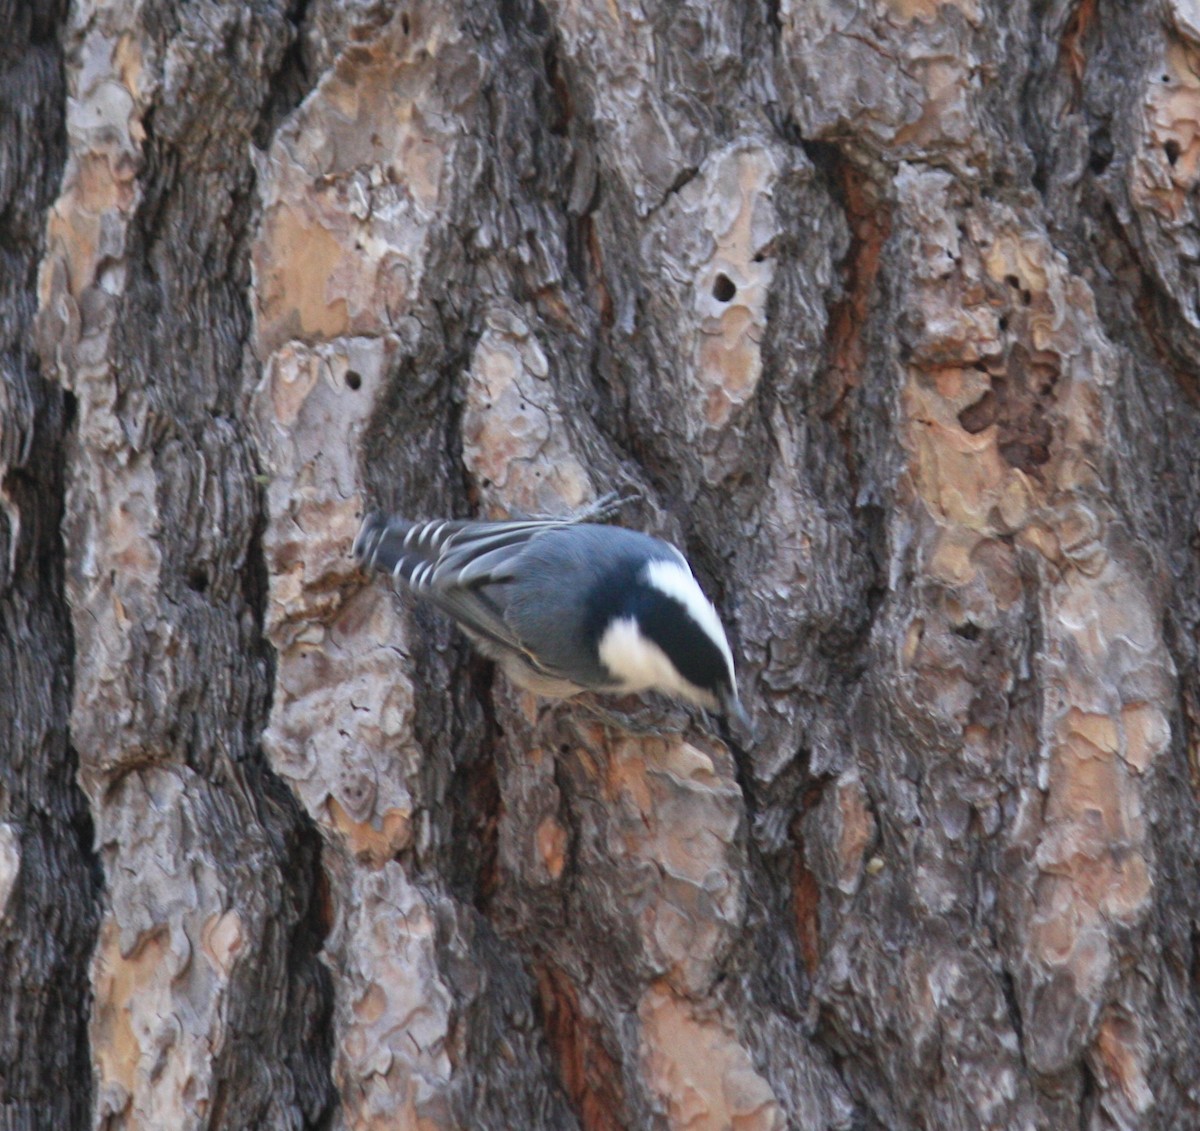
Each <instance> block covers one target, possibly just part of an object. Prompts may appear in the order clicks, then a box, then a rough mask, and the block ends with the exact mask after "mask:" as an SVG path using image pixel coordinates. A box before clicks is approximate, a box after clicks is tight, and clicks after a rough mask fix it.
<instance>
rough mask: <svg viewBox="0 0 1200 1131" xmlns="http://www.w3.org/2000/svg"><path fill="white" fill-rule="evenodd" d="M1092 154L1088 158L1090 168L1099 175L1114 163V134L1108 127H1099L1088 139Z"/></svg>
mask: <svg viewBox="0 0 1200 1131" xmlns="http://www.w3.org/2000/svg"><path fill="white" fill-rule="evenodd" d="M1088 145H1089V147H1090V149H1091V151H1092V155H1091V157H1090V158H1089V160H1088V168H1089V169H1091V171H1092V172H1093V173H1095V174H1096V176H1099V175H1100V174H1101V173H1103V172H1104V170H1105V169H1107V168H1108V167H1109V165H1111V164H1112V159H1113V143H1112V135H1111V134H1110V133H1109V132H1108V129H1107V128H1102V129H1098V130H1097V131H1096V132H1095V133H1094V134H1092V136H1091V138H1090V139H1089V141H1088Z"/></svg>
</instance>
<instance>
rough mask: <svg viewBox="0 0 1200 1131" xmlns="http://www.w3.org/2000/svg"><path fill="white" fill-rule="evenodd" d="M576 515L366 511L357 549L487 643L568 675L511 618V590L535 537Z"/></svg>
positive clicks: (551, 671) (365, 560)
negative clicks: (479, 518) (471, 517)
mask: <svg viewBox="0 0 1200 1131" xmlns="http://www.w3.org/2000/svg"><path fill="white" fill-rule="evenodd" d="M571 521H572V520H570V519H566V520H563V519H530V520H526V521H517V522H471V521H462V520H447V521H441V520H436V519H435V520H432V521H429V522H416V523H414V522H408V521H406V520H404V519H399V518H388V517H386V516H384V515H378V514H373V515H368V517H367V518H366V520H365V521H364V522H363V527H362V530H361V531H360V532H359V535H358V538H357V539H355V543H354V553H355V556H356V557H358V558H359V560H360V561H362V562H363V563H364V564H365V565H368V566H371V567H373V568H376V569H380V570H383V571H385V572H387V573H390V574H391V575H392V577H393V578H395V579H397V580H399V581H402V582H404V583H405V584H406V585H407V586H408V587H409V588H410V589H412V590H413V591H414V592H415V593H417V594H419V595H420V596H422V597H424V598H426V599H427V600H428V601H430V602H431V603H432V604H434V605H436V606H437V607H438V608H440V609H441V610H442V611H443V612H445V613H448V614H449V615H450V616H452V617H453V618H454V619H455V620H456V621H458V622H459V624H461V625H462V626H463V628H464V629H466V630H467V631H468V632H469V633H472V634H473V635H474V636H475V637H477V638H478V639H479V640H480V641H481V642H483V643H485V644H486V643H490V644H492V645H494V646H496V647H498V648H500V649H502V650H508V651H510V652H516V653H517V654H518V655H520V656H521V657H523V658H524V659H525V661H526V662H527V663H528V664H529V666H530V667H531V668H533V669H534V670H535V671H537V672H539V673H541V674H543V675H546V676H549V677H551V678H555V679H562V678H565V676H564V675H563V673H561V672H558V671H555V670H554V669H552V668H548V667H547V666H546V665H545V664H544V663H543V662H542V661H540V660H539V659H538V658H537V657H535V656H534V655H532V654H531V653H530V652H529V650H528V649H527V648H526V646H525V644H524V642H523V641H522V640H521V639H520V638H519V637H517V635H516V634H515V633H514V632H513V629H512V626H511V625H510V624H509V622H508V620H507V619H506V618H505V608H504V600H505V590H506V586H507V584H508V583H509V582H511V581H512V579H513V577H514V567H515V563H516V561H517V559H518V558H519V557H520V555H521V552H522V551H523V550H524V549H525V548H526V547H527V546H528V545H529V543H530V541H531V540H532V539H534V538H536V537H537V536H538V535H539V534H542V533H544V532H545V531H547V530H550V529H553V528H557V527H562V526H567V525H570V524H571Z"/></svg>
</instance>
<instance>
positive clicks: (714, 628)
mask: <svg viewBox="0 0 1200 1131" xmlns="http://www.w3.org/2000/svg"><path fill="white" fill-rule="evenodd" d="M646 580H647V581H648V582H650V584H651V585H653V586H654V588H655V589H657V590H658V591H659V592H660V593H665V594H666V595H667V596H668V597H673V598H674V599H675V600H676V601H678V602H679V603H680V604H681V605H683V607H684V608H685V609H687V611H688V616H690V617H691V618H692V620H694V621H695V622H696V623H697V624H698V625H699V626H700V627H701V628H702V629H704V634H705V635H706V636H707V637H708V638H709V639H710V640H711V641H712V642H713V643H714V644H715V645H716V646H717V647H718V648H719V649H720V650H721V655H722V656H724V657H725V663H726V664H728V665H729V680H730V683H732V682H733V653H732V652H730V650H729V641H728V640H726V639H725V629H723V628H722V627H721V619H720V617H718V616H717V610H716V609H714V608H713V607H712V603H711V602H710V601H709V599H708V598H707V597H706V596H705V595H704V592H703V590H702V589H701V588H700V586H699V585H697V584H696V579H695V578H694V577H693V576H692V572H691V570H689V569H688V568H687V567H686V566H682V565H680V564H679V563H678V562H664V561H658V562H651V563H650V564H649V565H648V566H647V567H646Z"/></svg>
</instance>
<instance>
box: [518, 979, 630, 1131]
mask: <svg viewBox="0 0 1200 1131" xmlns="http://www.w3.org/2000/svg"><path fill="white" fill-rule="evenodd" d="M534 973H535V976H536V978H537V987H538V997H539V999H540V1001H541V1006H542V1017H543V1019H544V1022H545V1029H546V1040H547V1041H548V1043H549V1045H550V1050H551V1052H552V1054H553V1055H554V1058H555V1060H556V1061H557V1063H558V1072H559V1077H560V1078H561V1080H562V1083H563V1087H564V1088H565V1089H566V1093H567V1096H568V1098H569V1099H570V1101H571V1104H572V1105H573V1106H574V1108H575V1111H576V1112H577V1113H578V1115H579V1122H580V1124H581V1125H582V1126H583V1128H584V1131H624V1127H625V1122H624V1119H623V1118H622V1113H623V1112H624V1110H625V1094H624V1092H623V1091H622V1089H621V1070H620V1067H619V1065H618V1064H617V1062H616V1061H615V1060H614V1059H613V1058H612V1056H611V1055H610V1054H609V1052H608V1050H607V1049H606V1048H605V1047H604V1041H603V1033H602V1031H601V1029H600V1027H599V1025H597V1024H596V1022H595V1021H594V1020H592V1019H591V1018H589V1017H587V1016H585V1015H584V1013H583V1010H582V1009H581V1008H580V1005H579V993H578V991H577V990H576V989H575V985H574V983H573V982H572V981H571V979H570V978H569V977H568V976H567V975H566V974H565V973H564V972H563V971H562V970H560V969H559V968H558V967H557V966H554V965H552V964H551V963H549V962H545V963H540V964H539V965H538V966H537V967H535V971H534Z"/></svg>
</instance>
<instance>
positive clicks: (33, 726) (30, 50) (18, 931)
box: [0, 2, 102, 1131]
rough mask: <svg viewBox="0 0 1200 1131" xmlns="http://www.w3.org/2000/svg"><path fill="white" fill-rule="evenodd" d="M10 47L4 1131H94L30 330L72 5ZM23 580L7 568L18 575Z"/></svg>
mask: <svg viewBox="0 0 1200 1131" xmlns="http://www.w3.org/2000/svg"><path fill="white" fill-rule="evenodd" d="M7 12H8V18H7V19H4V20H0V23H3V26H4V32H5V37H4V40H3V42H2V43H0V264H2V267H3V269H2V270H0V498H3V499H4V500H5V503H4V506H3V507H2V508H0V673H3V676H0V831H2V833H3V844H4V857H5V859H4V864H3V866H2V867H0V874H2V875H3V879H0V891H2V894H0V986H2V987H3V994H2V997H3V1000H4V1002H5V1003H6V1004H5V1008H4V1010H3V1011H2V1013H0V1065H3V1066H4V1067H3V1070H2V1071H0V1124H2V1125H3V1126H4V1127H5V1128H6V1129H11V1131H40V1129H41V1128H43V1127H48V1126H54V1127H61V1128H64V1129H67V1131H72V1129H80V1131H82V1129H83V1128H86V1127H88V1126H90V1114H91V1103H92V1090H93V1083H92V1071H91V1063H90V1055H89V1053H90V1050H89V1044H88V1030H87V1025H88V1010H89V981H88V974H89V969H88V967H89V961H90V958H91V953H92V949H93V947H94V945H95V938H96V930H97V925H98V921H99V902H100V899H101V891H102V878H101V875H100V870H99V865H98V860H97V857H96V855H95V851H94V848H93V841H94V831H93V827H92V822H91V816H90V813H89V812H88V809H87V805H86V803H85V801H84V798H83V794H82V793H81V792H80V790H79V787H78V786H77V784H76V771H77V768H78V758H77V756H76V752H75V750H74V749H73V748H72V746H71V743H70V735H69V733H68V724H69V716H70V710H71V692H72V689H71V671H72V664H73V649H74V640H73V636H72V632H71V625H70V619H69V616H68V613H67V607H66V599H65V595H64V589H63V586H64V557H65V555H64V548H63V540H62V535H61V532H60V528H61V524H62V518H63V507H64V490H65V488H64V482H63V466H62V465H63V457H62V453H63V450H64V447H65V445H66V443H67V438H68V435H69V433H70V431H71V428H72V423H73V419H72V418H73V411H72V409H73V398H71V397H69V396H66V395H64V394H63V392H62V390H61V389H59V388H58V387H57V386H56V385H53V384H51V383H50V382H48V381H46V380H45V379H44V378H43V377H42V375H41V373H40V367H39V364H38V360H37V355H36V351H35V350H34V348H33V342H32V338H31V331H30V327H31V324H32V318H33V313H34V310H35V309H36V305H37V299H36V285H37V270H38V264H39V260H40V258H41V256H42V254H43V253H44V250H45V210H46V209H47V207H48V206H49V205H50V203H51V202H52V201H53V199H54V197H55V194H56V192H57V191H58V186H59V182H60V179H61V176H62V169H63V163H64V159H65V152H66V135H65V120H64V112H65V105H66V89H65V87H66V84H65V75H64V73H63V60H62V48H61V38H62V36H63V29H64V25H65V23H66V20H67V15H68V13H67V5H66V4H65V3H60V2H53V3H50V4H45V5H34V4H21V3H18V4H15V5H9V7H8V9H7ZM10 567H11V570H10Z"/></svg>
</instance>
